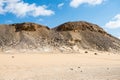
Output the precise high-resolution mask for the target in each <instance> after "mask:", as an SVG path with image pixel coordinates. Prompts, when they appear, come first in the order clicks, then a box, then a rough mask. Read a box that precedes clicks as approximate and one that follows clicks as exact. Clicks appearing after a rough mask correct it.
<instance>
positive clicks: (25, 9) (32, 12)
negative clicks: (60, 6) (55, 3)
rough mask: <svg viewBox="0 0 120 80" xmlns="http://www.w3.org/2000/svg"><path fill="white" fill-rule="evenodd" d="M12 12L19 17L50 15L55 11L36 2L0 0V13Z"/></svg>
mask: <svg viewBox="0 0 120 80" xmlns="http://www.w3.org/2000/svg"><path fill="white" fill-rule="evenodd" d="M5 13H12V14H14V15H16V16H17V17H25V16H33V17H37V16H50V15H52V14H54V11H52V10H49V9H47V6H45V5H42V6H37V5H36V4H35V3H33V4H29V3H25V2H24V1H23V0H0V14H5Z"/></svg>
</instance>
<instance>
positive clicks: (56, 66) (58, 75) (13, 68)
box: [0, 51, 120, 80]
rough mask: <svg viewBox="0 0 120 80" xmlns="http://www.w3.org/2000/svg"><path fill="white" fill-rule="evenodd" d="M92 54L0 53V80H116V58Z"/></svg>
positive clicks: (119, 78)
mask: <svg viewBox="0 0 120 80" xmlns="http://www.w3.org/2000/svg"><path fill="white" fill-rule="evenodd" d="M94 53H95V52H92V51H91V52H89V51H88V53H84V51H83V52H81V53H64V54H63V53H62V54H61V53H57V52H56V53H39V52H38V53H30V54H28V53H24V54H22V53H21V54H7V53H6V54H3V53H1V54H0V80H120V55H119V54H112V53H104V52H96V53H97V55H95V54H94Z"/></svg>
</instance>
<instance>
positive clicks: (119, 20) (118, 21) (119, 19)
mask: <svg viewBox="0 0 120 80" xmlns="http://www.w3.org/2000/svg"><path fill="white" fill-rule="evenodd" d="M105 27H107V28H111V29H115V28H120V14H118V15H116V16H115V17H114V18H113V19H112V20H110V21H109V22H108V23H106V24H105Z"/></svg>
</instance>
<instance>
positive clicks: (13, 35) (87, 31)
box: [0, 21, 120, 52]
mask: <svg viewBox="0 0 120 80" xmlns="http://www.w3.org/2000/svg"><path fill="white" fill-rule="evenodd" d="M0 49H1V51H8V50H9V51H10V50H13V49H14V50H18V51H19V50H26V51H27V50H38V51H42V52H44V51H45V52H53V51H55V50H57V51H61V52H64V51H69V52H74V51H75V52H79V51H80V49H89V50H99V51H109V52H119V51H120V40H119V39H117V38H115V37H113V36H112V35H110V34H108V33H107V32H106V31H104V30H103V29H102V28H100V27H99V26H98V25H96V24H92V23H89V22H85V21H78V22H67V23H64V24H61V25H59V26H57V27H55V28H52V29H51V28H49V27H47V26H43V25H40V24H36V23H30V22H27V23H17V24H9V25H0Z"/></svg>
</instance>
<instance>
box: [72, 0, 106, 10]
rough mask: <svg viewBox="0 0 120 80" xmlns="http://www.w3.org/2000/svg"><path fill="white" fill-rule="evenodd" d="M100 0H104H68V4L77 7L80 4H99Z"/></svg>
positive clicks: (101, 0)
mask: <svg viewBox="0 0 120 80" xmlns="http://www.w3.org/2000/svg"><path fill="white" fill-rule="evenodd" d="M102 2H104V0H72V1H71V2H70V6H71V7H74V8H77V7H79V6H80V5H81V4H89V5H99V4H101V3H102Z"/></svg>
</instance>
